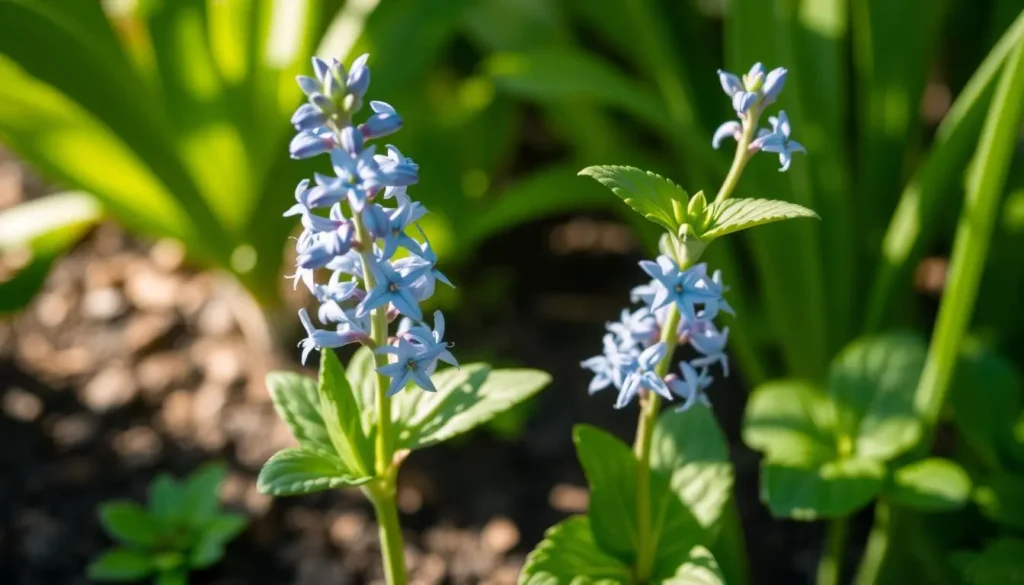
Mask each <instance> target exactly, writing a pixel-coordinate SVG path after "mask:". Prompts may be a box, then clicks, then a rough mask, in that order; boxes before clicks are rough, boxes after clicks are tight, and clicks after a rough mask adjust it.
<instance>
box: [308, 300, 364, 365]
mask: <svg viewBox="0 0 1024 585" xmlns="http://www.w3.org/2000/svg"><path fill="white" fill-rule="evenodd" d="M299 321H301V322H302V327H303V328H304V329H305V330H306V335H307V337H306V338H305V339H303V340H302V341H300V342H299V347H301V348H302V363H303V364H304V363H306V358H307V357H309V354H310V352H312V351H313V350H314V349H320V350H323V349H326V348H333V347H341V346H343V345H348V344H350V343H357V342H360V341H365V340H366V335H365V333H363V332H360V331H356V330H353V329H345V330H342V329H341V328H339V330H337V331H326V330H323V329H317V328H316V327H314V326H313V321H312V320H310V318H309V313H307V312H306V310H305V309H299Z"/></svg>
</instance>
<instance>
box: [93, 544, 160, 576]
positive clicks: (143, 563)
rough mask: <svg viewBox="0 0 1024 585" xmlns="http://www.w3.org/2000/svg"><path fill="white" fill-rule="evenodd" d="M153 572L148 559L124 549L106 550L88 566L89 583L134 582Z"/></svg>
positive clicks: (136, 552) (138, 553) (139, 553)
mask: <svg viewBox="0 0 1024 585" xmlns="http://www.w3.org/2000/svg"><path fill="white" fill-rule="evenodd" d="M152 572H153V569H152V567H151V566H150V564H149V557H147V556H146V555H145V554H143V553H141V552H138V551H133V550H128V549H124V548H115V549H112V550H108V551H107V552H105V553H103V554H102V555H100V557H99V558H98V559H96V560H95V561H93V562H92V563H90V564H89V569H88V575H89V580H90V581H136V580H139V579H143V578H145V577H147V576H149V574H150V573H152Z"/></svg>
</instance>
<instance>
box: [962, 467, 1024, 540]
mask: <svg viewBox="0 0 1024 585" xmlns="http://www.w3.org/2000/svg"><path fill="white" fill-rule="evenodd" d="M974 502H975V503H976V504H977V505H978V507H979V508H980V509H981V512H982V513H983V514H985V516H987V517H988V518H989V519H991V520H992V521H993V522H996V523H998V524H1002V525H1004V526H1010V527H1013V528H1016V529H1018V530H1024V475H1016V474H1011V473H1000V474H997V475H995V476H994V477H992V478H990V479H988V480H987V481H985V483H984V484H983V485H979V486H978V487H977V489H975V490H974Z"/></svg>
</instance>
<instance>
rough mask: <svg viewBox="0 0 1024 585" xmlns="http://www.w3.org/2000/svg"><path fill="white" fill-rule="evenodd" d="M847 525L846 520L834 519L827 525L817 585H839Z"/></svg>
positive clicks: (819, 562)
mask: <svg viewBox="0 0 1024 585" xmlns="http://www.w3.org/2000/svg"><path fill="white" fill-rule="evenodd" d="M848 531H849V525H848V523H847V519H846V518H836V519H835V520H832V521H831V522H829V524H828V540H827V547H828V548H826V549H825V552H824V554H822V556H821V560H820V561H818V578H817V580H816V583H817V585H839V580H840V579H841V578H842V575H843V556H844V554H845V552H846V537H847V532H848Z"/></svg>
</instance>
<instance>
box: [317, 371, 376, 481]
mask: <svg viewBox="0 0 1024 585" xmlns="http://www.w3.org/2000/svg"><path fill="white" fill-rule="evenodd" d="M318 392H319V394H320V414H321V416H323V420H324V424H325V425H326V426H327V434H328V436H329V437H330V439H331V443H332V444H333V445H334V449H335V452H336V453H337V455H338V457H339V458H340V459H341V461H342V463H344V466H345V469H350V470H352V471H354V472H356V474H357V475H359V476H365V475H369V470H370V469H372V468H373V444H372V443H371V442H370V439H369V437H368V436H367V435H366V434H365V433H364V432H363V426H362V418H361V416H360V414H359V405H358V404H357V403H356V398H355V395H354V393H353V391H352V387H351V386H349V383H348V379H347V378H346V377H345V370H344V369H343V368H342V367H341V362H339V361H338V357H337V356H336V355H334V352H333V351H322V352H320V384H319V386H318Z"/></svg>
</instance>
